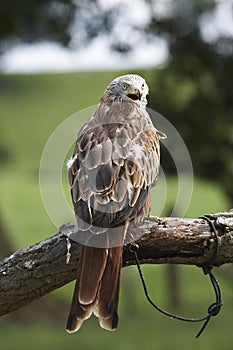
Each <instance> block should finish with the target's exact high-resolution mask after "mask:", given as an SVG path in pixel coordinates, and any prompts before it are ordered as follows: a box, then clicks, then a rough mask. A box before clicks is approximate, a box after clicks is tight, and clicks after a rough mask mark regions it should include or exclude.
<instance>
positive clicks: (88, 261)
mask: <svg viewBox="0 0 233 350" xmlns="http://www.w3.org/2000/svg"><path fill="white" fill-rule="evenodd" d="M107 257H108V249H104V248H92V247H87V246H83V247H82V248H81V254H80V273H79V276H78V279H79V289H78V300H79V302H80V303H81V304H83V305H89V304H91V303H93V302H94V301H95V299H96V295H97V292H98V289H99V284H100V280H101V278H102V276H103V273H104V270H105V266H106V262H107Z"/></svg>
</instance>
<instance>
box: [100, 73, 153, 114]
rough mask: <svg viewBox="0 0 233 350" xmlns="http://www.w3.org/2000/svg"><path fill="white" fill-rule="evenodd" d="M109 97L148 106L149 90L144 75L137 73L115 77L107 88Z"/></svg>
mask: <svg viewBox="0 0 233 350" xmlns="http://www.w3.org/2000/svg"><path fill="white" fill-rule="evenodd" d="M106 92H107V95H108V97H111V96H113V97H115V98H116V100H117V101H125V102H131V103H134V104H136V105H137V106H139V107H141V106H142V107H144V108H145V107H146V105H147V96H148V92H149V88H148V85H147V83H146V81H145V79H143V78H142V77H140V76H139V75H136V74H127V75H122V76H120V77H118V78H116V79H114V80H113V81H112V82H111V83H110V84H109V85H108V87H107V89H106Z"/></svg>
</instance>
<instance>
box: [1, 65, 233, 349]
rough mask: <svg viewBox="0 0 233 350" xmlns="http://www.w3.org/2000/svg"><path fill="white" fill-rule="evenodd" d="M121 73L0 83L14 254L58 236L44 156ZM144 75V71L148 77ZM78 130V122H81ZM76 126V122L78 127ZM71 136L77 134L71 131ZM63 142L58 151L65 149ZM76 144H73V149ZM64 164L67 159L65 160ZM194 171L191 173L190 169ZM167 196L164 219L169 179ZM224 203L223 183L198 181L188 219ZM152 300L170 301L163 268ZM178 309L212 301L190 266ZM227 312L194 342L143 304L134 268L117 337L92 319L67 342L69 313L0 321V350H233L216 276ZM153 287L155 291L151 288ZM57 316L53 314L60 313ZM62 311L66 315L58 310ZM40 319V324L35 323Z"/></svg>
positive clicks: (125, 279) (4, 215)
mask: <svg viewBox="0 0 233 350" xmlns="http://www.w3.org/2000/svg"><path fill="white" fill-rule="evenodd" d="M117 75H119V72H115V73H114V72H108V73H106V72H105V73H102V72H101V73H76V74H60V75H38V76H3V77H1V80H0V111H1V124H0V134H1V139H0V148H1V169H0V176H1V181H0V198H1V207H0V208H1V220H2V221H3V224H4V226H5V228H6V230H7V233H8V235H9V239H10V241H11V243H12V245H13V246H14V248H15V249H19V248H21V247H25V246H28V245H30V244H32V243H34V242H37V241H39V240H42V239H44V238H46V237H48V236H50V235H52V234H53V233H55V232H56V231H57V228H56V227H55V226H54V225H53V223H52V222H51V221H50V218H49V217H48V215H47V213H46V211H45V209H44V207H43V204H42V200H41V196H40V187H39V166H40V160H41V156H42V152H43V149H44V147H45V144H46V142H47V140H48V139H49V137H50V135H51V134H52V132H53V131H54V130H55V129H56V128H57V127H58V126H59V125H60V124H61V123H62V122H63V121H64V120H66V118H68V117H69V116H71V115H72V114H74V113H76V112H77V111H80V110H82V109H84V108H87V107H89V106H92V105H95V104H97V103H98V99H99V97H100V94H101V93H102V91H103V90H104V88H105V87H106V85H107V84H108V83H109V82H110V81H111V80H112V79H113V78H114V77H115V76H117ZM145 75H148V72H145ZM80 123H81V121H80ZM78 124H79V121H78V122H77V125H78ZM75 132H76V131H75ZM62 142H63V140H62V138H61V141H60V146H61V147H62V145H63V143H62ZM72 142H73V140H71V144H72ZM67 158H68V155H67ZM194 172H195V169H194ZM166 181H167V195H166V199H165V205H164V207H163V208H162V215H165V214H167V213H168V211H169V210H170V209H171V207H172V206H173V205H174V201H175V200H176V196H177V179H176V178H175V177H173V178H167V179H166ZM63 186H64V191H65V193H66V196H67V197H69V194H68V192H69V190H68V183H67V180H66V170H65V166H64V165H63ZM156 194H157V192H156V190H155V192H154V195H153V196H152V213H154V214H156V206H157V203H158V201H159V195H158V196H156ZM228 207H229V204H228V202H227V199H226V196H225V195H224V193H223V192H222V191H221V186H220V184H216V183H211V182H207V181H203V180H201V179H196V178H195V181H194V187H193V193H192V198H191V202H190V206H189V207H188V208H187V213H186V216H189V217H198V216H199V215H203V214H205V213H211V212H216V211H223V210H227V209H228ZM144 270H145V271H146V275H147V276H148V279H149V280H150V283H149V284H150V288H151V289H152V294H153V291H154V287H156V293H155V292H154V296H156V298H157V299H158V300H159V302H160V303H161V304H162V305H164V306H165V307H166V306H167V305H169V301H170V297H169V293H171V291H170V292H169V289H168V285H167V281H166V278H167V266H145V267H144ZM180 275H181V277H180V278H181V286H182V287H181V296H182V304H181V309H180V311H181V312H182V313H183V314H186V315H188V316H189V315H193V314H194V315H195V314H196V313H197V315H200V314H203V313H205V312H206V308H207V305H209V304H210V303H211V302H212V299H213V295H212V293H211V292H209V288H208V287H209V284H208V281H206V279H205V278H204V277H202V275H201V271H199V269H198V268H195V267H183V266H182V267H180ZM218 276H219V279H220V281H221V283H222V286H223V294H224V301H225V305H224V308H223V310H222V313H221V315H219V316H218V317H217V318H216V319H214V320H213V321H212V322H211V324H210V326H209V327H208V329H207V331H206V333H205V334H204V335H203V336H202V337H201V338H200V339H199V340H195V339H194V336H195V334H196V332H197V331H198V329H199V325H197V324H183V323H180V322H177V321H174V320H170V319H166V318H164V316H162V315H158V314H157V313H156V312H154V311H153V310H152V309H151V308H150V306H149V305H148V304H147V303H146V302H145V300H144V296H143V294H142V288H141V286H140V285H139V282H138V275H137V274H136V271H135V269H134V268H133V267H132V268H126V269H124V270H123V273H122V293H121V301H120V325H119V330H117V331H116V332H114V333H107V332H105V331H103V330H102V329H100V328H99V327H98V324H97V321H96V319H95V318H94V319H91V320H90V321H89V322H87V323H86V324H85V325H84V327H83V328H82V329H81V331H80V332H79V333H77V334H75V335H68V334H66V333H65V331H64V324H65V319H66V314H63V315H62V317H61V318H60V319H64V322H63V321H60V319H58V320H57V321H56V322H55V321H53V322H50V321H49V320H48V321H46V320H45V319H44V318H43V316H41V315H40V317H39V319H37V315H36V314H32V315H31V318H29V319H27V320H24V321H20V320H17V318H15V319H12V318H11V319H10V318H9V317H8V316H7V317H5V318H2V320H1V322H0V326H1V327H0V339H1V349H3V350H7V349H9V350H11V349H12V350H13V349H15V346H16V344H17V349H19V350H20V349H24V350H27V349H31V348H33V349H34V350H37V349H41V348H43V347H44V348H46V349H56V350H59V349H75V348H81V349H92V348H93V349H105V348H106V349H108V348H110V349H113V350H114V349H127V350H128V349H129V350H130V349H141V348H144V349H151V348H154V349H169V348H175V349H180V350H182V349H187V346H188V347H189V349H190V350H192V349H200V350H201V349H213V350H215V349H216V350H217V349H219V348H220V347H221V349H222V350H230V349H231V348H232V343H233V334H232V332H231V330H230V328H231V324H232V314H233V300H232V286H231V285H230V283H229V281H226V280H225V279H224V278H223V277H222V276H221V269H220V270H219V271H218ZM154 284H155V286H154ZM71 291H72V286H71V285H69V286H65V287H64V288H62V289H61V290H58V291H56V292H55V293H53V295H54V296H53V297H54V299H55V300H58V305H59V300H60V301H61V302H62V303H63V302H64V300H65V301H67V311H68V300H69V299H70V296H71ZM58 311H59V310H57V312H58ZM61 312H63V309H62V310H61ZM40 318H41V319H40Z"/></svg>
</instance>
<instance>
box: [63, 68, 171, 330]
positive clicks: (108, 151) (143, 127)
mask: <svg viewBox="0 0 233 350" xmlns="http://www.w3.org/2000/svg"><path fill="white" fill-rule="evenodd" d="M148 91H149V90H148V86H147V84H146V81H145V80H144V79H143V78H142V77H140V76H138V75H135V74H128V75H123V76H120V77H118V78H116V79H114V80H113V81H112V82H111V83H110V84H109V85H108V87H107V88H106V90H105V92H104V93H103V95H102V97H101V99H100V103H99V105H98V107H97V110H96V111H95V112H94V114H93V115H92V116H91V118H90V119H89V120H88V121H87V123H86V124H85V125H84V126H83V127H82V128H81V130H80V131H79V133H78V137H77V141H76V144H75V149H74V153H73V156H72V158H71V159H70V160H69V162H68V168H69V181H70V186H71V196H72V201H73V206H74V211H75V216H76V222H77V225H76V226H77V229H76V231H77V237H78V238H77V239H78V241H79V242H80V243H82V245H81V248H80V253H79V261H78V270H77V280H76V285H75V289H74V293H73V299H72V303H71V308H70V312H69V316H68V321H67V328H66V329H67V331H68V332H69V333H72V332H75V331H77V330H78V329H79V328H80V327H81V325H82V323H83V321H84V320H86V319H87V318H89V317H90V316H91V314H92V313H94V314H95V315H96V316H97V317H98V318H99V322H100V326H101V327H102V328H105V329H107V330H114V329H116V328H117V324H118V314H117V309H118V299H119V283H120V270H121V264H122V252H123V245H124V242H126V237H127V236H128V235H129V231H130V227H131V225H132V224H134V223H139V222H142V221H143V219H144V218H145V217H147V216H148V215H149V212H150V197H149V196H150V190H151V188H152V186H154V185H155V183H156V180H157V177H158V171H159V163H160V148H159V139H161V138H165V135H164V134H163V133H161V132H160V131H158V130H157V129H156V128H155V127H154V126H153V124H152V122H151V119H150V117H149V114H148V113H147V111H146V105H147V95H148Z"/></svg>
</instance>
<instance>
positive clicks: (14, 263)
mask: <svg viewBox="0 0 233 350" xmlns="http://www.w3.org/2000/svg"><path fill="white" fill-rule="evenodd" d="M208 217H209V218H210V219H211V220H213V223H214V224H215V226H216V228H217V230H218V235H219V237H220V250H219V254H218V257H217V259H216V261H215V265H216V266H220V265H222V264H225V263H232V262H233V210H231V211H229V212H224V213H217V214H210V215H208ZM73 229H74V226H73V225H70V224H67V225H63V226H62V228H61V229H60V232H58V233H57V234H55V235H54V236H52V237H50V238H48V239H46V240H44V241H42V242H40V243H37V244H35V245H33V246H31V247H28V248H25V249H21V250H18V251H17V252H16V253H14V254H12V255H11V256H10V257H8V258H6V259H4V260H3V261H1V262H0V276H1V277H0V315H4V314H7V313H9V312H11V311H13V310H16V309H18V308H20V307H22V306H24V305H26V304H28V303H29V302H31V301H33V300H35V299H38V298H40V297H41V296H43V295H45V294H47V293H49V292H51V291H53V290H55V289H57V288H59V287H61V286H63V285H65V284H67V283H68V282H70V281H72V280H73V279H74V278H75V276H76V269H77V259H78V252H79V244H78V243H72V247H71V250H70V253H71V258H70V261H69V263H68V264H67V263H66V258H67V234H69V233H71V232H72V231H73ZM141 232H143V236H141V234H140V236H141V237H140V238H139V239H136V240H135V241H134V243H137V244H138V245H139V246H140V249H139V251H138V257H139V259H140V262H141V263H150V264H165V263H171V264H189V265H202V264H204V263H207V262H208V261H210V259H211V257H212V255H213V251H214V245H215V242H214V237H213V234H212V233H211V232H210V228H209V225H208V223H207V222H206V221H204V220H203V219H183V218H155V217H151V218H150V219H147V220H145V222H144V223H143V224H141V225H139V226H137V227H136V228H135V229H133V234H134V236H135V237H137V236H138V234H139V233H141ZM133 264H135V261H134V259H133V254H132V253H131V252H130V251H129V249H128V247H127V246H126V247H125V248H124V254H123V266H129V265H133Z"/></svg>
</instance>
